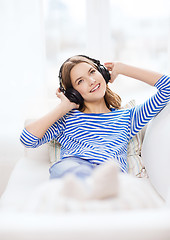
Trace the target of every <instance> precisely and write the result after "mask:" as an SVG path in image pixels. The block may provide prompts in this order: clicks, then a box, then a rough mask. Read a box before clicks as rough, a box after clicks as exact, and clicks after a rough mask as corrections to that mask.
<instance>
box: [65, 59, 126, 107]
mask: <svg viewBox="0 0 170 240" xmlns="http://www.w3.org/2000/svg"><path fill="white" fill-rule="evenodd" d="M81 62H85V63H88V64H90V65H91V66H93V67H94V68H96V69H97V67H96V65H95V64H94V62H93V61H92V60H90V59H88V58H86V57H83V56H74V57H71V58H69V59H68V60H67V61H65V62H64V63H63V65H62V67H61V76H62V85H63V86H64V88H65V89H68V88H73V86H72V83H71V78H70V72H71V69H72V68H73V67H74V66H75V65H77V64H79V63H81ZM104 99H105V103H106V106H107V108H109V109H110V108H111V107H114V108H117V109H119V108H120V107H121V98H120V96H119V95H117V94H116V93H114V92H112V90H111V89H110V88H109V87H108V84H107V85H106V92H105V96H104ZM79 110H84V106H83V108H81V109H79Z"/></svg>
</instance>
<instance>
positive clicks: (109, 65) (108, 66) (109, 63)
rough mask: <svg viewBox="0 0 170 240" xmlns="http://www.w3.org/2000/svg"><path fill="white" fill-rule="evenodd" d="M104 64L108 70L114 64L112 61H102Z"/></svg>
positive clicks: (110, 69)
mask: <svg viewBox="0 0 170 240" xmlns="http://www.w3.org/2000/svg"><path fill="white" fill-rule="evenodd" d="M104 66H105V67H106V68H107V69H108V70H109V71H112V69H113V67H114V64H113V63H112V62H106V63H104Z"/></svg>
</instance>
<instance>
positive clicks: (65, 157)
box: [20, 55, 170, 198]
mask: <svg viewBox="0 0 170 240" xmlns="http://www.w3.org/2000/svg"><path fill="white" fill-rule="evenodd" d="M119 74H123V75H125V76H127V77H131V78H134V79H137V80H140V81H143V82H145V83H147V84H149V85H151V86H155V87H156V88H157V93H156V94H155V95H154V96H152V97H151V98H150V99H148V100H147V101H146V102H144V104H141V105H139V106H136V107H134V108H131V109H121V99H120V97H119V96H118V95H117V94H115V93H113V92H112V91H111V90H110V89H109V87H108V81H109V82H110V83H112V82H113V81H114V80H115V79H116V77H117V76H118V75H119ZM59 77H60V89H58V90H57V93H56V94H57V97H58V98H60V100H61V102H60V104H59V105H58V106H56V108H55V109H54V110H53V111H51V112H50V113H48V114H47V115H45V116H44V117H42V118H40V119H38V120H37V121H35V122H33V123H31V124H29V125H28V126H26V128H25V129H24V130H23V132H22V134H21V138H20V140H21V142H22V143H23V144H24V145H25V146H26V147H32V148H36V147H38V146H40V145H41V144H44V143H46V142H48V141H50V140H52V139H56V140H57V141H58V142H59V143H60V144H61V159H60V161H59V162H57V163H55V164H54V165H53V166H52V167H51V168H50V178H51V179H53V178H60V177H63V176H65V175H67V174H68V173H71V174H73V175H74V176H76V177H77V178H81V179H85V178H87V177H88V176H92V175H94V179H95V181H94V182H95V184H96V186H98V185H101V188H102V189H99V192H100V193H101V192H102V195H100V197H102V198H103V197H106V196H109V195H114V194H115V192H116V190H115V189H116V188H115V184H114V183H115V182H116V177H115V175H116V173H115V172H116V170H115V169H116V168H117V167H115V166H117V165H118V166H119V169H120V170H121V171H122V172H124V173H127V172H128V166H127V146H128V142H129V140H130V139H131V138H132V137H133V136H134V135H135V134H137V133H138V132H139V131H140V130H141V129H142V128H143V127H144V126H145V125H146V124H147V123H148V122H149V121H150V120H151V119H152V118H153V117H154V116H156V114H158V113H159V111H160V110H161V109H162V108H163V107H164V106H165V105H166V104H167V103H168V101H169V100H170V78H169V77H168V76H165V75H162V74H160V73H156V72H152V71H148V70H144V69H141V68H136V67H133V66H129V65H126V64H123V63H120V62H109V63H105V67H104V66H103V65H101V64H100V62H99V61H97V60H95V59H91V58H89V57H86V56H83V55H78V56H74V57H71V58H69V59H68V60H66V61H65V62H64V63H63V65H62V67H61V69H60V75H59ZM127 81H128V79H127ZM62 91H63V92H62ZM69 91H71V95H74V96H76V100H74V98H73V100H72V97H69ZM77 94H78V98H77ZM66 96H67V97H66ZM69 99H71V100H69ZM77 99H80V100H77ZM107 162H108V163H109V164H106V163H107ZM104 163H105V164H104ZM115 163H116V165H115ZM98 165H103V168H101V167H98ZM108 179H109V182H108V181H106V180H108ZM99 182H100V184H99ZM101 183H102V184H101ZM106 188H107V191H106ZM97 198H99V195H98V197H97Z"/></svg>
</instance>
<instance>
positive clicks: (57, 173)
mask: <svg viewBox="0 0 170 240" xmlns="http://www.w3.org/2000/svg"><path fill="white" fill-rule="evenodd" d="M94 167H95V165H93V164H92V163H89V162H88V161H86V160H83V159H80V158H78V157H68V158H65V159H62V160H61V161H59V162H56V163H55V164H53V165H52V166H51V167H50V169H49V172H50V179H54V178H61V177H63V176H64V175H66V174H68V173H73V174H75V175H76V176H77V177H79V178H86V177H88V176H90V175H91V174H92V171H93V169H94Z"/></svg>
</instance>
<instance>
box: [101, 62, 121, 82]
mask: <svg viewBox="0 0 170 240" xmlns="http://www.w3.org/2000/svg"><path fill="white" fill-rule="evenodd" d="M118 64H119V63H118V62H107V63H104V66H105V67H106V68H107V70H108V71H109V72H111V73H110V76H111V79H110V81H109V82H111V83H112V82H113V81H114V80H115V79H116V78H117V76H118V75H119V72H118Z"/></svg>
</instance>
